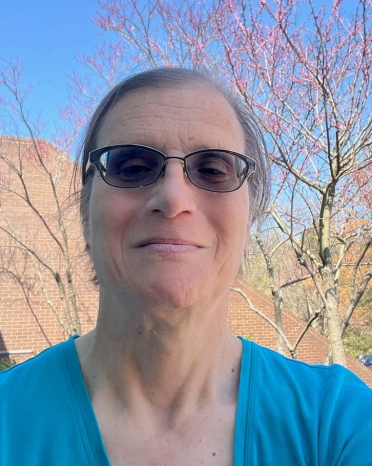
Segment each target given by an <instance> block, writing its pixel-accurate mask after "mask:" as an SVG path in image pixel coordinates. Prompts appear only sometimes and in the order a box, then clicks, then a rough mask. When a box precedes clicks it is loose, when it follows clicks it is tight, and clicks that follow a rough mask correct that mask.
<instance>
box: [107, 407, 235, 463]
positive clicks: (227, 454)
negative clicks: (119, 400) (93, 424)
mask: <svg viewBox="0 0 372 466" xmlns="http://www.w3.org/2000/svg"><path fill="white" fill-rule="evenodd" d="M102 421H103V420H101V422H100V425H101V435H102V438H103V442H104V445H105V449H106V452H107V455H108V457H109V460H110V464H111V466H144V465H149V466H150V465H151V466H152V465H154V466H155V465H156V466H190V465H198V464H202V465H204V466H209V465H211V466H212V465H213V466H232V465H233V455H234V430H235V410H234V409H222V410H221V411H220V412H210V413H209V414H207V413H203V415H202V416H194V417H193V418H190V419H188V420H186V421H185V422H183V423H182V425H176V426H174V427H173V428H172V429H161V428H160V429H157V430H155V431H154V429H152V428H151V427H150V423H147V422H146V419H143V420H142V423H141V424H142V425H139V423H138V422H136V421H133V422H131V423H130V422H123V423H118V421H117V420H116V422H115V421H113V420H112V419H111V420H108V419H107V420H106V421H103V422H102ZM128 421H129V419H128Z"/></svg>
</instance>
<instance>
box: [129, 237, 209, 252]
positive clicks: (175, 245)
mask: <svg viewBox="0 0 372 466" xmlns="http://www.w3.org/2000/svg"><path fill="white" fill-rule="evenodd" d="M166 246H167V247H169V248H170V249H174V250H182V248H184V249H185V250H189V249H197V248H202V247H203V246H202V245H200V244H198V243H195V242H194V241H189V240H186V239H182V238H164V237H151V238H146V239H144V240H141V241H139V242H138V243H137V245H136V247H138V248H144V247H153V248H156V247H158V248H159V249H164V248H165V247H166Z"/></svg>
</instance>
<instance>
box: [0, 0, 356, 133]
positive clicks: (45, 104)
mask: <svg viewBox="0 0 372 466" xmlns="http://www.w3.org/2000/svg"><path fill="white" fill-rule="evenodd" d="M207 1H208V0H207ZM325 1H326V2H327V1H329V2H331V0H325ZM314 2H315V3H316V4H321V3H323V0H314ZM352 2H353V0H344V1H343V2H342V4H343V6H344V8H346V9H348V8H350V4H351V3H352ZM1 3H2V4H1V10H0V56H2V57H5V58H7V59H8V58H10V57H14V58H19V59H20V60H21V62H22V64H23V65H24V67H25V76H24V80H25V81H24V82H25V83H27V82H30V81H31V82H32V83H36V84H38V87H37V88H36V89H34V90H33V91H32V92H31V93H30V95H29V98H28V100H27V106H28V107H29V108H31V109H32V110H33V111H34V112H42V116H43V119H44V121H46V122H47V123H48V126H49V131H50V132H52V131H53V128H54V126H55V124H57V123H58V120H59V113H58V107H59V106H60V105H63V104H64V103H65V101H66V99H67V80H68V75H69V74H72V72H73V71H74V70H75V71H77V72H78V73H79V74H87V73H89V70H88V69H87V68H86V67H83V66H81V65H79V64H78V63H77V61H76V56H77V55H91V54H92V53H93V51H94V45H95V44H99V43H101V41H102V36H101V34H100V28H99V27H98V26H96V25H95V24H94V23H93V21H92V19H93V17H94V16H95V14H96V11H97V9H98V1H97V0H63V1H56V0H13V1H5V0H3V1H2V2H1ZM104 38H105V40H106V41H107V40H108V39H110V35H109V34H108V33H105V37H104ZM93 81H94V79H93ZM49 131H47V134H46V136H47V137H48V134H49Z"/></svg>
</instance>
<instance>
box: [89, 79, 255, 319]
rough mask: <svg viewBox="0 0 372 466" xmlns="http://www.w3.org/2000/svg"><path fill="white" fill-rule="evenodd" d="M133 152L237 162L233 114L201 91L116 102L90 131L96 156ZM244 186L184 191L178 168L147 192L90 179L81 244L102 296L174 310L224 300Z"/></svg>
mask: <svg viewBox="0 0 372 466" xmlns="http://www.w3.org/2000/svg"><path fill="white" fill-rule="evenodd" d="M131 143H132V144H142V145H146V146H150V147H153V148H155V149H158V150H160V151H162V152H163V153H164V154H166V155H167V156H177V157H183V156H185V155H187V154H188V153H190V152H193V151H196V150H198V149H202V148H222V149H229V150H233V151H236V152H240V153H244V152H245V144H244V134H243V130H242V128H241V125H240V123H239V122H238V120H237V118H236V116H235V113H234V111H233V110H232V108H231V107H230V105H229V104H228V103H227V101H226V100H225V98H224V97H223V96H222V95H220V94H219V93H218V92H217V91H216V90H213V89H209V88H207V87H206V86H201V85H195V84H192V85H189V86H184V87H181V86H180V87H174V88H169V89H141V90H139V91H133V92H131V93H129V94H127V95H126V96H124V97H123V98H122V99H121V100H120V101H119V102H118V103H117V104H116V105H115V106H114V107H113V108H112V109H111V110H110V112H109V113H108V115H107V117H106V118H105V120H104V122H103V125H102V127H101V129H100V130H99V132H98V137H97V148H99V147H104V146H108V145H113V144H131ZM248 229H249V202H248V189H247V185H246V182H245V183H244V184H243V186H242V187H241V188H240V189H239V190H237V191H234V192H231V193H214V192H209V191H204V190H202V189H200V188H197V187H196V186H194V185H192V184H191V183H190V181H189V180H188V178H187V177H186V176H185V174H184V172H183V165H182V162H181V161H180V160H176V159H172V160H170V161H169V162H168V163H167V166H166V170H165V173H164V176H161V177H160V178H159V179H158V180H157V181H156V182H155V183H153V184H152V185H149V186H145V187H140V188H131V189H120V188H115V187H112V186H109V185H107V184H106V183H105V182H104V181H103V180H102V178H101V176H100V175H99V173H97V172H96V173H95V176H94V181H93V187H92V193H91V197H90V205H89V209H88V214H87V218H86V219H85V220H84V235H85V239H86V241H87V243H88V245H89V246H90V251H91V256H92V260H93V263H94V268H95V271H96V274H97V277H98V279H99V282H100V293H101V300H102V295H103V299H104V296H106V297H107V299H109V300H110V299H114V300H115V301H116V302H119V303H121V304H125V305H129V306H132V308H133V306H134V307H136V308H138V307H140V308H141V307H142V308H147V309H148V308H149V307H150V308H151V309H163V310H165V309H177V308H179V309H180V308H188V307H190V306H193V305H196V304H198V303H199V304H203V305H207V304H208V302H211V303H212V302H217V301H218V300H219V298H221V297H222V296H225V297H226V296H227V295H228V293H229V285H230V283H231V281H232V280H233V279H234V277H235V275H236V273H237V270H238V267H239V264H240V261H241V257H242V253H243V250H244V247H245V245H246V241H247V233H248Z"/></svg>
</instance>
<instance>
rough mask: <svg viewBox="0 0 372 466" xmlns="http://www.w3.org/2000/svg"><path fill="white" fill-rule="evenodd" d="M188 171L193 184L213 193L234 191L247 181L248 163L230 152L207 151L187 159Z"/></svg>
mask: <svg viewBox="0 0 372 466" xmlns="http://www.w3.org/2000/svg"><path fill="white" fill-rule="evenodd" d="M186 169H187V173H188V175H189V178H190V180H191V181H192V183H194V184H196V185H197V186H199V187H200V188H204V189H208V190H211V191H219V192H224V191H233V190H234V189H237V188H238V187H239V186H240V185H241V184H242V182H243V181H244V179H245V176H246V174H247V171H248V164H247V162H246V161H245V160H244V159H243V158H241V157H239V156H238V155H234V154H231V153H229V152H223V151H221V152H219V151H215V150H213V151H211V150H205V151H200V152H197V153H195V154H192V155H190V156H188V157H186Z"/></svg>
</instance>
